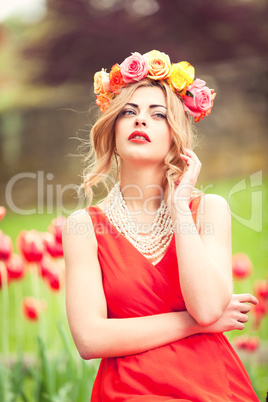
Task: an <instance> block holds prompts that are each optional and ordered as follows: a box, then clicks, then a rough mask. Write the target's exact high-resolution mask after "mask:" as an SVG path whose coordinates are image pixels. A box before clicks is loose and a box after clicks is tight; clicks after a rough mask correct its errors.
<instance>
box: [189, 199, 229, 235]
mask: <svg viewBox="0 0 268 402" xmlns="http://www.w3.org/2000/svg"><path fill="white" fill-rule="evenodd" d="M207 223H210V224H213V225H216V226H217V225H219V227H221V228H223V226H225V227H228V226H230V225H231V211H230V207H229V204H228V202H227V201H226V200H225V198H224V197H222V196H220V195H217V194H204V195H203V196H202V197H201V200H200V203H199V206H198V211H197V224H198V226H199V228H201V227H202V225H204V224H207Z"/></svg>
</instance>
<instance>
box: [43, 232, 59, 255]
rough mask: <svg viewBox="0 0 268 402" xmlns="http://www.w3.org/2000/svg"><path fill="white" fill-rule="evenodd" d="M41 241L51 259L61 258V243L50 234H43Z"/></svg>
mask: <svg viewBox="0 0 268 402" xmlns="http://www.w3.org/2000/svg"><path fill="white" fill-rule="evenodd" d="M43 240H44V244H45V247H46V250H47V252H48V253H49V254H50V255H51V257H53V258H60V257H63V248H62V242H58V241H57V240H56V238H55V237H54V236H53V235H52V234H51V233H44V234H43Z"/></svg>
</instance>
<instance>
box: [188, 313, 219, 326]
mask: <svg viewBox="0 0 268 402" xmlns="http://www.w3.org/2000/svg"><path fill="white" fill-rule="evenodd" d="M222 313H223V311H211V312H206V313H204V314H200V313H199V314H198V315H197V316H196V317H194V318H195V320H196V322H197V323H198V324H199V325H200V326H201V327H208V326H209V325H212V324H214V322H216V321H218V319H219V318H220V317H221V315H222Z"/></svg>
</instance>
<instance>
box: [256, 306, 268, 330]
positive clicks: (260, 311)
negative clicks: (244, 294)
mask: <svg viewBox="0 0 268 402" xmlns="http://www.w3.org/2000/svg"><path fill="white" fill-rule="evenodd" d="M267 312H268V305H267V302H265V299H263V298H259V303H258V304H257V305H256V306H253V307H252V314H253V324H252V325H253V328H254V329H256V330H257V329H259V328H260V326H261V322H262V320H263V318H264V317H265V315H266V314H267Z"/></svg>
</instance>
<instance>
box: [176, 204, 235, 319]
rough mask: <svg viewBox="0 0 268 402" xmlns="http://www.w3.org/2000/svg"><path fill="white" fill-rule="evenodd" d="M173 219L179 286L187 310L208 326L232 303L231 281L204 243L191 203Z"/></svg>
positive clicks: (184, 206)
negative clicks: (194, 219) (193, 215)
mask: <svg viewBox="0 0 268 402" xmlns="http://www.w3.org/2000/svg"><path fill="white" fill-rule="evenodd" d="M174 222H175V239H176V251H177V258H178V266H179V271H180V272H179V275H180V285H181V290H182V294H183V297H184V300H185V303H186V307H187V311H189V313H190V314H191V315H192V316H193V317H194V318H195V319H196V321H197V322H198V323H199V324H201V325H202V326H207V325H210V324H211V323H213V322H215V321H216V320H217V319H218V318H219V317H220V316H221V314H222V313H223V311H224V309H225V307H226V306H227V304H228V303H229V301H230V298H231V294H232V289H231V286H230V281H228V276H227V275H225V273H224V272H223V270H222V269H221V268H220V266H219V265H218V264H217V262H216V261H215V260H214V259H213V258H212V257H211V256H210V254H209V253H208V251H207V249H206V248H205V246H204V244H203V243H202V241H201V239H200V236H199V233H198V230H197V228H196V226H195V224H194V222H193V218H192V214H191V211H190V208H189V207H188V205H183V206H181V210H180V212H179V213H177V214H176V216H174ZM211 236H213V234H211ZM230 249H231V247H230Z"/></svg>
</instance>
